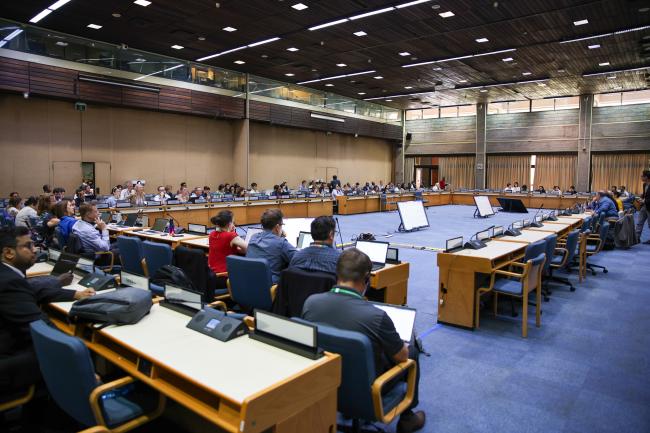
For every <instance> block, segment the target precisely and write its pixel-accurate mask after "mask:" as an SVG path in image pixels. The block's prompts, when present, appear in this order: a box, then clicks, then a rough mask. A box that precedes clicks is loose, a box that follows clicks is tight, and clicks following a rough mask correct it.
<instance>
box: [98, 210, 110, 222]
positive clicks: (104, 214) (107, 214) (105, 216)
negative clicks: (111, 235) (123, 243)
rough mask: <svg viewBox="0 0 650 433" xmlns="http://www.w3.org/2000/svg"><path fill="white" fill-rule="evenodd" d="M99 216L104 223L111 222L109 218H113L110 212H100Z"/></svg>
mask: <svg viewBox="0 0 650 433" xmlns="http://www.w3.org/2000/svg"><path fill="white" fill-rule="evenodd" d="M100 218H101V219H102V221H104V222H105V223H106V224H108V223H110V222H111V219H112V218H113V215H111V213H110V212H102V214H101V215H100Z"/></svg>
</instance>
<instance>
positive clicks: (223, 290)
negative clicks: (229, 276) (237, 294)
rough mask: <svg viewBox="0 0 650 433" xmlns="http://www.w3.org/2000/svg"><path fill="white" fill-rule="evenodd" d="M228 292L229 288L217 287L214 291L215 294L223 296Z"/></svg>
mask: <svg viewBox="0 0 650 433" xmlns="http://www.w3.org/2000/svg"><path fill="white" fill-rule="evenodd" d="M227 294H228V289H215V291H214V296H222V295H227Z"/></svg>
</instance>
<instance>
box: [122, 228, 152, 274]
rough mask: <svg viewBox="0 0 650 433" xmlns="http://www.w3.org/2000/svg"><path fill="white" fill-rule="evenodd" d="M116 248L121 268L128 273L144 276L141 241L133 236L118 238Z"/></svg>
mask: <svg viewBox="0 0 650 433" xmlns="http://www.w3.org/2000/svg"><path fill="white" fill-rule="evenodd" d="M117 248H118V249H119V250H120V261H121V262H122V268H123V269H124V270H125V271H126V272H129V273H132V274H136V275H146V272H145V271H144V266H143V265H144V263H143V261H144V260H143V257H144V253H143V249H142V241H141V240H140V238H136V237H135V236H124V235H122V236H118V237H117Z"/></svg>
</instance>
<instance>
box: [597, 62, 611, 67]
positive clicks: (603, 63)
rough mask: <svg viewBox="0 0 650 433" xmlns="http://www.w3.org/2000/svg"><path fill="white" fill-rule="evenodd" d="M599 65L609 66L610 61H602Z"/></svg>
mask: <svg viewBox="0 0 650 433" xmlns="http://www.w3.org/2000/svg"><path fill="white" fill-rule="evenodd" d="M598 66H609V62H600V63H598Z"/></svg>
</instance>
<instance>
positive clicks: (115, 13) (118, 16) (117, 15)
mask: <svg viewBox="0 0 650 433" xmlns="http://www.w3.org/2000/svg"><path fill="white" fill-rule="evenodd" d="M111 15H113V18H121V17H122V14H121V13H119V12H113V13H112V14H111Z"/></svg>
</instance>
